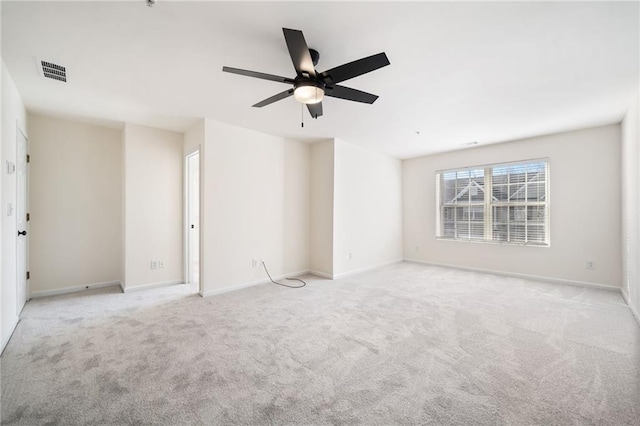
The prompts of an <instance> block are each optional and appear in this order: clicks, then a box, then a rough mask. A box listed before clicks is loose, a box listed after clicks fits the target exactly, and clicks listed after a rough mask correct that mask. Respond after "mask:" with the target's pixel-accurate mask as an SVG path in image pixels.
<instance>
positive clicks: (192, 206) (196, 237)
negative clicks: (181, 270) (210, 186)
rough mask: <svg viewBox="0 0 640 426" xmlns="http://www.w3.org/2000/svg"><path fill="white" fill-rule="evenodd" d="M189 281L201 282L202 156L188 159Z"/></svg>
mask: <svg viewBox="0 0 640 426" xmlns="http://www.w3.org/2000/svg"><path fill="white" fill-rule="evenodd" d="M187 239H188V241H187V281H188V282H190V283H197V282H199V281H200V154H199V153H198V152H195V153H193V154H191V155H189V156H188V157H187Z"/></svg>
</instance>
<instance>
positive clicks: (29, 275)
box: [27, 271, 31, 279]
mask: <svg viewBox="0 0 640 426" xmlns="http://www.w3.org/2000/svg"><path fill="white" fill-rule="evenodd" d="M29 278H31V272H29V271H27V279H29Z"/></svg>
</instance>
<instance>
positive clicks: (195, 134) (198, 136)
mask: <svg viewBox="0 0 640 426" xmlns="http://www.w3.org/2000/svg"><path fill="white" fill-rule="evenodd" d="M202 145H204V120H200V121H199V122H198V123H197V124H195V125H194V126H192V127H191V128H190V129H189V130H188V131H187V132H185V134H184V144H183V152H184V154H185V155H186V154H189V153H191V152H192V151H193V150H194V149H196V148H197V147H198V146H202Z"/></svg>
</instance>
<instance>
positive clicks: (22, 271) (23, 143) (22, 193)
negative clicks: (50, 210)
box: [16, 128, 29, 315]
mask: <svg viewBox="0 0 640 426" xmlns="http://www.w3.org/2000/svg"><path fill="white" fill-rule="evenodd" d="M16 133H17V141H16V143H17V152H16V226H17V228H18V238H17V240H16V260H17V271H16V273H17V275H18V279H17V286H18V287H17V289H16V298H17V303H18V306H17V313H18V315H20V312H22V308H24V305H25V303H27V295H28V294H29V287H28V286H29V279H28V275H27V274H28V272H27V270H28V266H29V262H28V253H29V237H28V235H27V234H28V227H29V226H28V224H29V222H28V217H27V208H28V204H27V203H28V201H27V199H28V196H29V192H28V173H27V167H28V154H27V153H28V150H27V144H28V141H27V137H26V136H25V135H24V133H22V131H21V130H20V128H18V129H17V132H16Z"/></svg>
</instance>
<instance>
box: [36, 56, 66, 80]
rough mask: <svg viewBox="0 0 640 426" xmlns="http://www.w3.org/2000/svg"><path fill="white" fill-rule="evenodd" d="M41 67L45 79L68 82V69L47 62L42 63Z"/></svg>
mask: <svg viewBox="0 0 640 426" xmlns="http://www.w3.org/2000/svg"><path fill="white" fill-rule="evenodd" d="M40 65H42V75H44V76H45V77H47V78H52V79H54V80H59V81H64V82H65V83H66V82H67V69H66V68H65V67H63V66H62V65H57V64H54V63H51V62H47V61H40Z"/></svg>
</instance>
